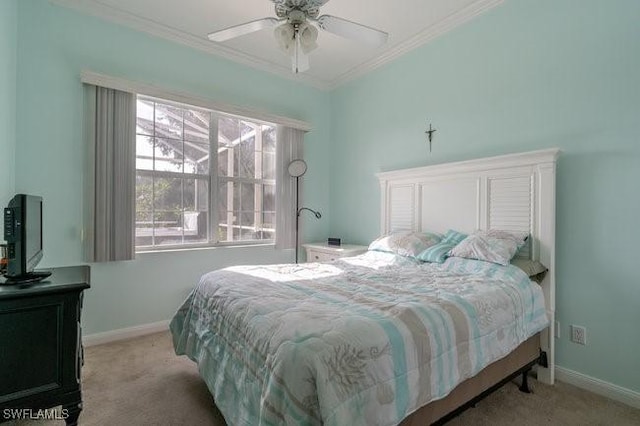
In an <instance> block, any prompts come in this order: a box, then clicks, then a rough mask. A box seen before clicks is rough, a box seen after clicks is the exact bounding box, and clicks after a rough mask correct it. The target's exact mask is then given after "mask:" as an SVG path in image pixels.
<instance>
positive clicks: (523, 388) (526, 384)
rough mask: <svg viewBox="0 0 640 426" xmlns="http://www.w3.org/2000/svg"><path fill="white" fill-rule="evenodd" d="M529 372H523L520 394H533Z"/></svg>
mask: <svg viewBox="0 0 640 426" xmlns="http://www.w3.org/2000/svg"><path fill="white" fill-rule="evenodd" d="M529 371H531V370H526V371H523V372H522V384H521V385H520V388H519V389H520V392H524V393H531V389H529Z"/></svg>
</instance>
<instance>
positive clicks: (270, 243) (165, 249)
mask: <svg viewBox="0 0 640 426" xmlns="http://www.w3.org/2000/svg"><path fill="white" fill-rule="evenodd" d="M252 247H256V248H257V247H273V248H275V242H274V241H265V242H257V243H249V244H246V243H238V242H233V243H224V244H216V245H209V244H208V245H192V246H162V247H153V248H152V247H148V248H147V247H140V248H139V249H136V255H138V254H153V253H167V252H182V251H194V250H217V249H242V248H252Z"/></svg>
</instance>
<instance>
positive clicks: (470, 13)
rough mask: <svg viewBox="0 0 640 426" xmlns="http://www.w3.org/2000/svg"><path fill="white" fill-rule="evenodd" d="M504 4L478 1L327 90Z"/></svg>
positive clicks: (351, 70)
mask: <svg viewBox="0 0 640 426" xmlns="http://www.w3.org/2000/svg"><path fill="white" fill-rule="evenodd" d="M502 3H504V0H478V1H476V2H474V3H472V4H470V5H469V6H467V7H465V8H464V9H461V10H459V11H457V12H454V13H452V14H451V15H449V16H447V17H446V18H444V19H443V20H441V21H438V22H436V23H435V24H433V25H431V26H430V27H427V28H426V29H425V30H424V31H421V32H419V33H418V34H416V35H415V36H413V37H411V38H409V39H407V40H406V41H404V42H402V43H400V44H398V45H397V46H395V47H393V48H391V49H389V50H387V51H385V52H383V53H382V54H381V55H379V56H377V57H375V58H373V59H371V60H369V61H367V62H363V63H362V64H360V65H358V66H356V67H354V68H352V69H350V70H349V71H347V72H345V73H344V74H342V75H340V76H339V77H338V78H336V79H335V80H333V81H332V82H331V84H330V87H329V89H331V90H333V89H335V88H337V87H339V86H342V85H343V84H345V83H347V82H349V81H352V80H354V79H356V78H358V77H361V76H363V75H364V74H366V73H368V72H370V71H373V70H374V69H376V68H379V67H381V66H382V65H385V64H387V63H389V62H391V61H393V60H395V59H397V58H399V57H400V56H402V55H404V54H405V53H408V52H410V51H412V50H414V49H416V48H418V47H420V46H422V45H424V44H426V43H428V42H430V41H431V40H433V39H435V38H436V37H439V36H441V35H443V34H445V33H447V32H449V31H451V30H452V29H454V28H456V27H458V26H460V25H462V24H464V23H465V22H468V21H470V20H471V19H473V18H475V17H476V16H478V15H480V14H482V13H483V12H486V11H487V10H489V9H492V8H494V7H496V6H498V5H500V4H502Z"/></svg>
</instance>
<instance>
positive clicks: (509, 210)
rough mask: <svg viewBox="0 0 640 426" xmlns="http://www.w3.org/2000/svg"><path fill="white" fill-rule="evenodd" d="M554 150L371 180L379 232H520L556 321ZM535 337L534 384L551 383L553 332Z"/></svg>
mask: <svg viewBox="0 0 640 426" xmlns="http://www.w3.org/2000/svg"><path fill="white" fill-rule="evenodd" d="M559 153H560V150H559V149H555V148H554V149H546V150H542V151H532V152H525V153H520V154H510V155H502V156H498V157H489V158H481V159H477V160H470V161H460V162H455V163H447V164H439V165H435V166H427V167H418V168H414V169H405V170H395V171H390V172H383V173H378V174H377V176H378V179H379V180H380V186H381V190H382V192H381V194H382V197H381V198H382V205H381V209H382V210H381V219H382V220H381V233H382V234H386V233H388V232H391V231H394V230H400V229H412V230H415V231H434V232H440V233H444V232H445V231H446V230H447V229H455V230H457V231H461V232H472V231H474V230H476V229H502V230H511V231H527V232H529V234H530V235H531V238H529V245H528V246H527V247H526V248H525V249H524V250H523V251H521V252H520V255H521V256H525V257H529V258H531V259H534V260H539V261H540V262H542V263H543V264H544V265H545V266H547V267H548V268H549V272H548V273H547V275H546V277H545V279H544V281H543V282H542V284H541V285H542V288H543V291H544V294H545V301H546V306H547V314H548V316H549V319H550V321H551V324H552V327H551V329H550V330H553V324H554V322H555V224H556V219H555V218H556V214H555V198H556V160H557V158H558V155H559ZM550 330H549V329H548V330H545V331H544V332H543V333H542V336H541V347H542V350H544V351H546V352H547V357H548V361H549V368H540V369H539V370H538V379H539V380H541V381H543V382H546V383H551V384H552V383H553V381H554V368H553V367H554V363H555V357H554V341H553V333H552V332H550Z"/></svg>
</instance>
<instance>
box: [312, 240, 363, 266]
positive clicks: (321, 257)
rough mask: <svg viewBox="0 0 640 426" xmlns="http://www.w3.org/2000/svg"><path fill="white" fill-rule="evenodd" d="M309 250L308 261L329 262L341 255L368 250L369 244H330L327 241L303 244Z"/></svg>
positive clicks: (353, 254) (355, 253) (346, 255)
mask: <svg viewBox="0 0 640 426" xmlns="http://www.w3.org/2000/svg"><path fill="white" fill-rule="evenodd" d="M302 247H304V248H305V250H306V252H307V262H328V261H330V260H336V259H339V258H341V257H349V256H356V255H358V254H362V253H364V252H366V251H367V248H368V247H367V246H358V245H354V244H343V245H341V246H330V245H327V243H312V244H303V245H302Z"/></svg>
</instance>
